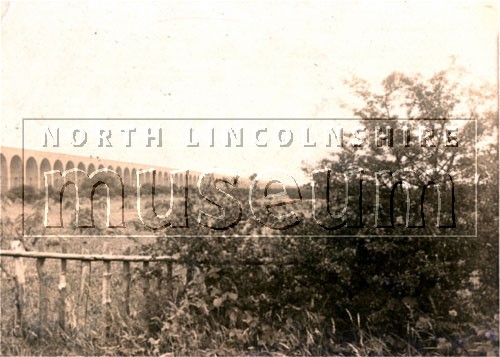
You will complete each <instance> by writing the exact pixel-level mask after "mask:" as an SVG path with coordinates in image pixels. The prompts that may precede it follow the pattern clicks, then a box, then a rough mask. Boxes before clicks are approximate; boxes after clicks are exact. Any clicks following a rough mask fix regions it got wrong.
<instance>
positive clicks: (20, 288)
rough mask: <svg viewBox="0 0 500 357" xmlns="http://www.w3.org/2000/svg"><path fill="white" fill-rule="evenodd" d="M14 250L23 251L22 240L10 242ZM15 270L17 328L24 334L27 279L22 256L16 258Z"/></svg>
mask: <svg viewBox="0 0 500 357" xmlns="http://www.w3.org/2000/svg"><path fill="white" fill-rule="evenodd" d="M10 246H11V248H12V250H14V251H17V252H23V251H24V250H25V249H24V246H23V245H22V243H21V241H19V240H14V241H12V242H11V243H10ZM14 270H15V275H16V280H15V282H16V294H15V298H16V316H15V320H14V321H15V328H16V329H19V330H20V331H21V334H22V335H24V329H23V309H24V285H25V283H26V279H25V276H24V270H25V267H24V262H23V260H22V258H14Z"/></svg>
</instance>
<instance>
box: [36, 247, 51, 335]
mask: <svg viewBox="0 0 500 357" xmlns="http://www.w3.org/2000/svg"><path fill="white" fill-rule="evenodd" d="M39 250H40V251H41V252H43V251H45V245H44V244H43V242H42V243H40V245H39ZM44 264H45V258H37V259H36V271H37V273H38V318H39V324H40V330H43V329H45V328H46V326H47V325H46V324H47V301H48V294H47V273H46V272H45V267H44Z"/></svg>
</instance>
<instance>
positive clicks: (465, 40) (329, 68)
mask: <svg viewBox="0 0 500 357" xmlns="http://www.w3.org/2000/svg"><path fill="white" fill-rule="evenodd" d="M1 34H2V43H1V49H2V53H1V60H2V63H1V66H2V79H1V85H2V98H1V114H2V123H1V128H2V135H1V139H2V145H4V146H20V145H21V130H20V129H21V120H22V118H23V117H24V118H74V117H78V118H94V117H114V118H131V117H153V118H193V117H197V118H242V117H244V118H262V119H264V118H335V117H349V116H350V115H351V113H350V112H348V111H347V110H345V109H342V108H341V106H340V104H341V103H342V102H346V101H347V102H348V101H349V100H350V98H351V95H350V93H349V90H348V88H346V86H345V85H344V84H343V80H344V79H347V78H349V77H350V76H351V75H353V74H355V75H356V76H359V77H361V78H365V79H367V80H368V81H370V82H371V83H378V82H380V80H381V79H383V78H384V77H385V76H386V75H388V74H389V73H391V72H392V71H396V70H397V71H402V72H405V73H408V74H411V73H417V72H420V73H423V74H425V75H429V74H432V73H434V72H436V71H438V70H442V69H445V68H447V67H448V66H449V65H450V63H451V61H452V60H451V58H452V56H454V57H455V58H456V63H457V64H458V65H460V66H463V67H464V68H466V69H467V70H468V71H469V76H470V78H472V79H473V81H476V82H477V83H479V82H481V81H489V82H490V83H493V84H494V83H496V79H497V76H498V75H497V34H498V8H497V5H496V4H495V3H490V4H487V3H481V2H461V3H458V2H442V3H436V2H428V3H422V2H406V1H405V2H402V1H395V2H355V3H351V2H349V3H348V2H323V3H318V2H314V3H312V2H294V3H290V2H275V3H271V4H270V3H267V2H251V3H250V2H248V3H240V2H210V3H204V2H195V3H194V2H193V3H184V2H182V3H160V2H120V3H116V2H38V1H37V2H22V3H13V4H10V5H9V4H7V3H2V31H1ZM235 124H236V122H235ZM106 125H107V126H109V127H111V128H116V129H119V128H120V126H121V125H122V124H117V123H107V124H106ZM213 125H214V127H216V128H223V127H222V126H224V127H227V122H225V123H223V124H220V123H219V122H216V121H214V122H213ZM28 132H30V131H29V130H28ZM31 132H34V133H33V134H28V135H33V137H29V138H28V140H26V142H27V147H30V148H34V149H40V147H39V142H40V139H39V138H40V133H39V132H38V131H36V130H31ZM89 150H90V149H89ZM61 151H65V152H68V153H72V151H71V149H69V148H68V150H66V149H64V148H63V149H62V150H61ZM85 153H87V152H85ZM85 153H83V154H84V155H85ZM326 153H327V151H325V152H324V153H323V152H319V151H315V152H314V153H313V152H312V151H307V150H303V148H302V149H301V148H300V147H297V148H290V150H288V151H285V150H274V151H273V150H269V152H265V153H264V154H263V152H262V150H260V151H259V150H256V149H255V148H254V149H252V148H247V149H246V150H245V152H244V153H243V152H242V151H240V152H238V151H235V150H232V149H231V148H228V150H226V151H224V150H219V151H217V152H214V151H210V150H204V151H201V150H200V151H198V152H196V155H191V156H190V157H182V155H183V154H182V153H178V155H172V156H169V155H170V152H167V153H165V151H163V152H162V154H161V155H160V154H158V155H148V156H147V159H146V161H147V162H145V164H149V165H151V166H154V165H162V166H169V167H179V166H191V167H193V168H195V169H196V168H204V167H206V166H225V167H227V166H229V165H230V166H231V167H230V168H231V169H234V170H236V171H239V172H240V173H241V174H242V175H243V176H247V175H249V174H251V173H253V172H255V171H256V170H257V165H255V163H256V162H259V167H282V168H287V169H289V170H290V171H291V173H292V174H295V175H297V176H300V175H301V174H300V167H301V164H300V163H301V162H302V161H304V160H306V161H314V160H317V159H319V158H320V157H321V156H324V155H325V154H326ZM101 156H107V158H109V159H116V160H122V161H133V162H144V161H145V158H144V156H145V155H144V152H141V150H128V151H127V150H123V148H116V149H110V148H108V149H107V151H106V152H103V153H101ZM179 157H181V158H182V160H184V162H185V165H181V163H179V160H178V159H179ZM283 161H286V164H282V163H283ZM277 162H279V163H280V164H279V165H277V164H276V163H277ZM252 163H254V164H252ZM299 179H300V178H299Z"/></svg>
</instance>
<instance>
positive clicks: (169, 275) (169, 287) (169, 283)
mask: <svg viewBox="0 0 500 357" xmlns="http://www.w3.org/2000/svg"><path fill="white" fill-rule="evenodd" d="M172 284H173V277H172V262H170V261H169V262H167V290H168V292H171V291H172Z"/></svg>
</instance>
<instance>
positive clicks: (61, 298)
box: [57, 242, 68, 331]
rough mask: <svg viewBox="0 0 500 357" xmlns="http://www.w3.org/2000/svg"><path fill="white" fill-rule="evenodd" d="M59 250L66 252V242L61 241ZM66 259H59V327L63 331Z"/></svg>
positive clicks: (64, 323) (64, 321) (64, 322)
mask: <svg viewBox="0 0 500 357" xmlns="http://www.w3.org/2000/svg"><path fill="white" fill-rule="evenodd" d="M61 252H62V253H67V252H68V244H67V243H65V242H63V243H61ZM67 264H68V261H67V260H66V259H61V272H60V273H59V285H58V286H57V287H58V289H59V319H58V320H59V327H60V328H61V330H63V331H64V329H65V325H66V286H67V284H66V268H67Z"/></svg>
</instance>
